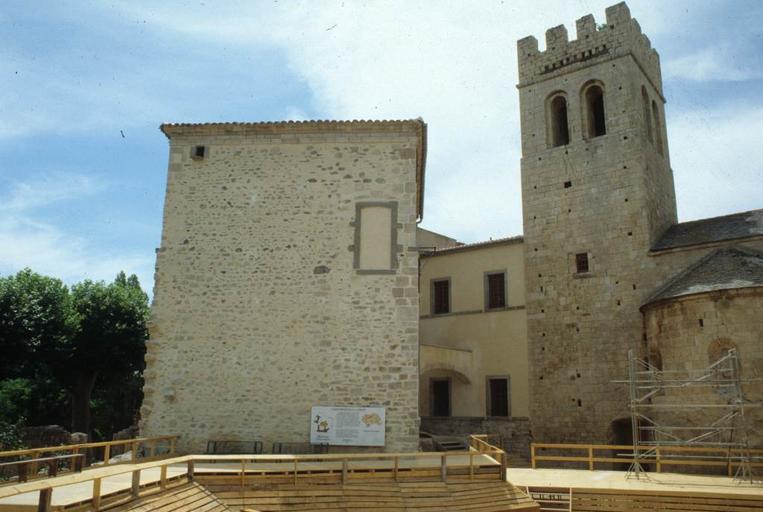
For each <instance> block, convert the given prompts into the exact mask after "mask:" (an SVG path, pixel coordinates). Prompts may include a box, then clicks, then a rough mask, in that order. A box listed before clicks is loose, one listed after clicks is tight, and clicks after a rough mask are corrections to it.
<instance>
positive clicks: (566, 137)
mask: <svg viewBox="0 0 763 512" xmlns="http://www.w3.org/2000/svg"><path fill="white" fill-rule="evenodd" d="M547 112H548V127H549V129H548V143H549V145H550V146H551V147H557V146H565V145H567V144H569V143H570V128H569V124H568V122H567V98H566V97H565V96H564V94H563V93H556V94H554V95H552V96H551V97H550V98H549V101H548V107H547Z"/></svg>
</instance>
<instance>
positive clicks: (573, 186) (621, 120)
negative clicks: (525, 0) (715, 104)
mask: <svg viewBox="0 0 763 512" xmlns="http://www.w3.org/2000/svg"><path fill="white" fill-rule="evenodd" d="M517 46H518V53H519V85H518V89H519V95H520V108H521V122H522V197H523V210H524V211H523V215H524V236H525V248H526V249H525V250H526V254H525V256H526V258H525V261H526V270H525V275H526V286H527V318H528V336H529V366H530V390H531V397H530V398H531V401H530V403H531V405H530V416H531V421H532V429H533V435H534V437H535V439H536V440H537V441H540V442H544V441H545V442H573V441H576V442H607V441H610V442H612V441H617V442H624V441H627V439H625V438H627V437H628V435H629V429H630V422H629V421H628V422H627V427H626V422H625V421H624V419H625V418H627V414H628V411H627V409H626V404H627V393H626V390H625V389H624V387H623V386H622V385H619V384H614V383H612V381H613V380H616V379H623V378H624V377H625V376H626V362H627V352H628V350H629V349H631V348H633V349H636V350H638V351H642V350H643V342H642V336H643V331H642V320H641V315H640V313H639V309H638V308H639V306H640V304H641V301H642V299H643V298H644V296H645V294H646V293H648V291H649V290H651V289H652V288H653V281H654V279H655V278H654V277H651V274H652V273H651V272H650V269H651V268H653V263H652V261H651V258H650V257H649V256H648V251H649V248H650V246H651V244H652V243H653V242H654V241H655V240H656V239H657V238H658V237H659V236H660V235H661V234H662V233H663V232H664V231H665V230H666V229H667V228H668V227H669V226H670V225H671V224H674V223H675V222H676V202H675V190H674V187H673V174H672V171H671V168H670V160H669V155H668V145H667V137H666V130H665V117H664V103H665V100H664V97H663V94H662V78H661V74H660V61H659V56H658V55H657V52H656V51H655V50H653V49H652V47H651V44H650V42H649V39H648V38H647V37H646V36H645V35H644V34H642V33H641V29H640V27H639V24H638V22H637V21H636V20H635V19H633V18H631V16H630V12H629V10H628V7H627V6H626V5H625V4H624V3H620V4H617V5H614V6H612V7H609V8H608V9H607V10H606V24H604V25H599V26H597V24H596V22H595V20H594V18H593V16H592V15H588V16H584V17H583V18H581V19H579V20H578V21H577V39H575V40H572V41H570V40H569V39H568V35H567V29H566V28H565V27H564V26H558V27H554V28H551V29H549V30H548V31H547V32H546V49H545V51H539V49H538V41H537V40H536V39H535V38H534V37H532V36H530V37H526V38H524V39H522V40H520V41H519V42H518V45H517ZM626 429H627V430H628V431H625V430H626Z"/></svg>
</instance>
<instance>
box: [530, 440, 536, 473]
mask: <svg viewBox="0 0 763 512" xmlns="http://www.w3.org/2000/svg"><path fill="white" fill-rule="evenodd" d="M530 464H531V465H532V468H533V469H535V443H530Z"/></svg>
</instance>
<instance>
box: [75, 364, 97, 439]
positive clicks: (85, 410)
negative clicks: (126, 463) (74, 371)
mask: <svg viewBox="0 0 763 512" xmlns="http://www.w3.org/2000/svg"><path fill="white" fill-rule="evenodd" d="M97 376H98V374H96V373H80V374H79V375H77V377H76V379H75V381H74V388H73V389H72V432H84V433H85V434H87V435H88V439H92V436H91V435H90V395H91V394H92V393H93V387H94V386H95V378H96V377H97Z"/></svg>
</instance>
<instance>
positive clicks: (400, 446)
mask: <svg viewBox="0 0 763 512" xmlns="http://www.w3.org/2000/svg"><path fill="white" fill-rule="evenodd" d="M186 126H187V125H186ZM256 126H257V125H254V127H252V126H251V125H250V127H246V126H244V127H243V128H242V127H241V126H240V125H211V126H207V127H205V126H201V127H198V126H196V127H194V126H191V127H188V128H186V129H185V130H184V129H179V128H175V129H171V130H170V135H169V136H170V138H171V142H170V161H169V173H168V181H167V195H166V200H165V210H164V226H163V232H162V242H161V248H160V249H158V251H157V264H156V285H155V289H154V303H153V310H152V322H151V327H150V333H151V336H150V338H151V339H150V341H149V343H148V353H147V355H146V362H147V369H146V371H145V374H144V376H145V388H144V392H145V400H144V403H143V407H142V410H141V412H142V422H141V433H142V434H143V435H157V434H168V433H179V434H181V444H180V449H181V450H183V451H188V452H200V451H203V450H204V448H205V445H206V441H207V440H209V439H218V440H250V441H253V440H261V441H263V442H264V444H265V449H266V450H269V449H270V443H272V442H274V441H284V442H306V441H308V439H309V426H310V407H311V406H314V405H329V406H331V405H338V406H341V405H362V406H368V405H379V406H384V407H386V425H387V432H386V441H387V443H386V448H385V449H387V450H392V451H408V450H416V449H417V446H418V288H417V285H418V278H417V276H418V254H417V253H416V252H415V250H412V248H414V247H415V246H416V220H417V206H416V190H417V185H416V176H417V159H418V158H420V157H421V156H420V151H422V150H423V148H421V146H420V140H421V139H420V136H421V130H422V129H423V123H420V122H399V123H398V122H390V123H336V124H332V123H326V126H323V125H321V124H317V125H316V124H315V123H300V124H296V125H295V124H286V123H282V124H278V125H276V126H275V127H274V126H273V125H264V126H262V125H260V127H259V128H257V127H256ZM196 145H205V146H206V147H207V151H208V154H207V156H206V157H205V159H204V160H201V161H197V160H194V159H192V158H191V152H192V150H193V148H194V146H196ZM365 201H380V202H389V203H397V226H396V227H395V228H396V232H397V244H398V245H397V247H396V255H397V258H398V268H397V269H396V271H393V272H391V273H386V274H373V275H364V274H360V273H359V272H357V271H355V270H354V269H353V257H354V252H353V249H354V247H353V244H354V243H355V240H354V232H355V228H354V227H353V222H354V221H355V220H356V219H355V215H356V204H357V203H358V202H365Z"/></svg>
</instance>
